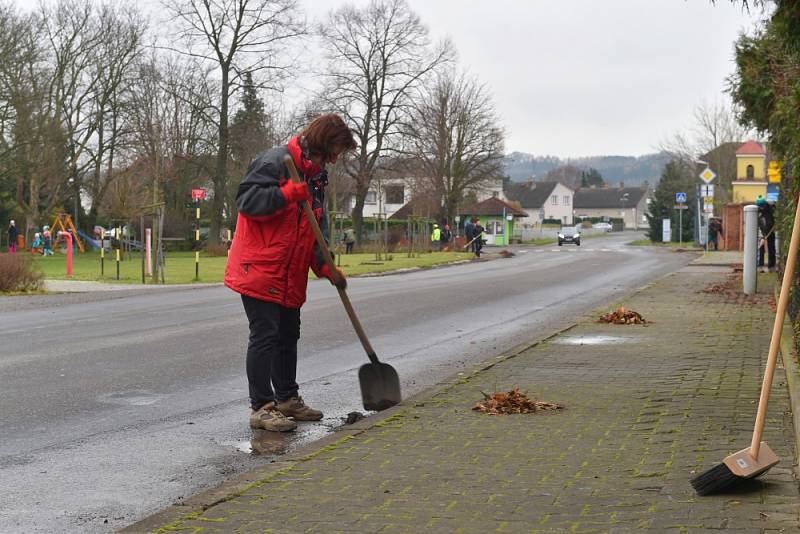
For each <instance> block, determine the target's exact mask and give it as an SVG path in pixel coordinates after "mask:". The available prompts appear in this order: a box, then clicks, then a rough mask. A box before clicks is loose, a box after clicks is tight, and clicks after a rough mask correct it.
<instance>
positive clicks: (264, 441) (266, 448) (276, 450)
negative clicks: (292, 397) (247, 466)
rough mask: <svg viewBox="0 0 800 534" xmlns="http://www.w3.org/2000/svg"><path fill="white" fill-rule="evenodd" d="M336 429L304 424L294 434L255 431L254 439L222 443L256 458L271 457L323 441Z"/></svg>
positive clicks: (318, 424)
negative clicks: (313, 442) (319, 440)
mask: <svg viewBox="0 0 800 534" xmlns="http://www.w3.org/2000/svg"><path fill="white" fill-rule="evenodd" d="M333 430H334V428H332V427H330V426H329V425H326V424H321V423H316V424H307V423H304V424H303V425H302V426H300V427H299V428H298V429H297V430H296V431H294V432H269V431H267V430H254V431H253V437H252V438H251V439H249V440H241V441H239V440H236V441H221V442H219V444H220V445H221V446H223V447H230V448H233V449H236V450H237V451H239V452H243V453H245V454H252V455H254V456H260V455H264V456H269V455H275V454H284V453H286V452H289V451H290V450H293V449H296V448H298V447H300V446H302V445H305V444H308V443H311V442H312V441H316V440H318V439H322V438H324V437H325V436H327V435H328V434H330V433H331V432H332V431H333Z"/></svg>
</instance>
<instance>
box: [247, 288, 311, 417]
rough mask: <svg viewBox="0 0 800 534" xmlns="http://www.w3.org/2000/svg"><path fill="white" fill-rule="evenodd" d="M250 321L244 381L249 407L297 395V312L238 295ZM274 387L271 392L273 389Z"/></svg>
mask: <svg viewBox="0 0 800 534" xmlns="http://www.w3.org/2000/svg"><path fill="white" fill-rule="evenodd" d="M242 303H243V304H244V311H245V313H246V314H247V319H248V320H249V321H250V342H249V343H248V345H247V382H248V384H249V387H250V406H251V407H252V408H253V410H258V409H259V408H261V407H262V406H264V405H265V404H266V403H268V402H272V401H283V400H286V399H288V398H290V397H295V396H297V340H298V338H299V337H300V310H299V309H292V308H285V307H283V306H281V305H280V304H275V303H274V302H266V301H263V300H258V299H254V298H252V297H248V296H246V295H242ZM273 387H274V390H273Z"/></svg>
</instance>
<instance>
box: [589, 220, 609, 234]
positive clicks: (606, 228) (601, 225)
mask: <svg viewBox="0 0 800 534" xmlns="http://www.w3.org/2000/svg"><path fill="white" fill-rule="evenodd" d="M592 228H594V229H595V230H603V231H604V232H610V231H611V230H612V229H613V228H614V226H612V224H611V223H607V222H599V223H594V224H593V225H592Z"/></svg>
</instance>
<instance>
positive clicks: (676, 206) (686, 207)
mask: <svg viewBox="0 0 800 534" xmlns="http://www.w3.org/2000/svg"><path fill="white" fill-rule="evenodd" d="M672 209H676V210H688V209H689V206H687V205H686V204H675V205H674V206H672Z"/></svg>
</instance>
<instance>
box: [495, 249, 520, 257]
mask: <svg viewBox="0 0 800 534" xmlns="http://www.w3.org/2000/svg"><path fill="white" fill-rule="evenodd" d="M498 254H499V255H500V256H502V257H503V258H513V257H514V256H516V254H514V253H513V252H511V251H510V250H505V249H504V250H501V251H500V252H498Z"/></svg>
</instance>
